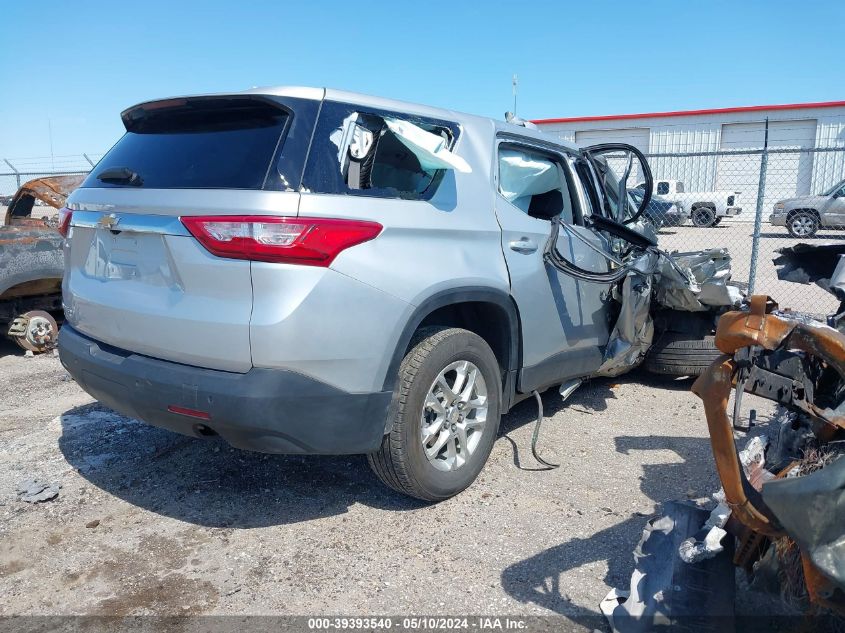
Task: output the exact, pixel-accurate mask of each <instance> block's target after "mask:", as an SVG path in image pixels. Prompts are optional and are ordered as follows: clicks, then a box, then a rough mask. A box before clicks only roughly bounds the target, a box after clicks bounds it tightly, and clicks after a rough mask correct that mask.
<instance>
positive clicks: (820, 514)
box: [602, 244, 845, 631]
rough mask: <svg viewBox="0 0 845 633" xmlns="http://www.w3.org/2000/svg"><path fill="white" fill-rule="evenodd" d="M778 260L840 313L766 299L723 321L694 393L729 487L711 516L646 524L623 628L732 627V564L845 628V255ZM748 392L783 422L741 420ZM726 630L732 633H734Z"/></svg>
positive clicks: (614, 596)
mask: <svg viewBox="0 0 845 633" xmlns="http://www.w3.org/2000/svg"><path fill="white" fill-rule="evenodd" d="M779 253H780V255H779V256H778V257H776V258H775V260H774V261H775V264H776V265H777V266H779V270H778V275H779V277H780V278H781V279H783V280H787V281H794V282H797V283H804V284H807V283H816V284H818V285H819V286H820V287H822V288H824V289H826V290H828V291H829V292H831V294H833V295H834V296H836V297H837V299H839V300H840V302H842V303H841V305H840V308H839V309H838V310H837V314H835V315H831V316H829V317H827V318H826V319H825V320H822V319H823V318H822V319H820V318H819V317H818V316H817V315H805V314H801V313H795V312H792V311H789V310H781V309H779V306H778V304H777V303H776V302H775V301H773V300H772V299H771V298H769V297H767V296H762V295H756V296H753V297H751V298H750V299H749V300H748V301H747V302H744V304H743V307H742V309H741V310H731V311H728V312H725V313H724V314H722V315H721V317H720V318H719V321H718V326H717V329H716V335H715V343H716V345H717V346H718V348H719V351H720V352H721V353H722V355H721V356H720V357H719V358H717V359H716V360H715V361H714V362H713V363H712V364H711V366H710V368H709V369H708V370H707V371H706V372H704V373H703V374H702V375H701V376H700V377H699V378H698V379H697V380H696V381H695V383H694V384H693V386H692V391H693V392H694V393H695V394H696V395H698V396H699V397H700V398H701V399H702V401H703V403H704V411H705V416H706V420H707V426H708V431H709V435H710V443H711V448H712V452H713V457H714V460H715V465H716V471H717V473H718V476H719V479H720V482H721V484H722V489H721V490H720V491H719V492H717V493H716V494H715V495H713V499H714V501H715V502H716V503H715V508H714V509H713V510H712V511H711V512H710V513H709V516H708V513H707V512H705V511H704V510H703V509H702V508H700V507H696V506H694V505H692V504H690V503H681V502H669V503H666V504H664V508H663V512H664V516H662V517H660V518H658V519H654V520H652V521H650V522H649V524H648V525H647V526H646V528H645V530H644V533H643V539H642V541H641V542H640V545H639V546H638V548H637V551H636V552H635V555H634V557H635V560H636V571H635V572H634V576H633V577H632V580H631V591H625V592H622V591H617V590H614V591H612V592H611V594H609V595H608V597H607V598H606V599H605V600H604V601H603V602H602V611H603V612H604V613H605V615H606V616H607V617H608V620H609V621H610V624H611V626H612V628H613V629H614V630H617V631H641V630H652V628H653V627H654V626H656V625H657V624H658V623H659V624H661V625H669V626H671V625H672V624H673V623H678V622H680V621H681V620H682V619H683V618H684V617H687V616H690V615H698V616H700V617H705V618H713V617H721V618H728V619H730V618H732V616H733V592H734V571H733V567H732V566H731V565H730V564H728V563H730V562H732V563H733V565H735V566H737V567H739V568H740V569H743V570H745V572H746V574H747V579H748V581H749V586H750V587H751V588H752V589H761V590H769V591H773V592H775V593H777V594H779V595H780V596H781V598H782V599H783V601H784V602H785V603H786V606H787V607H788V608H790V609H791V610H792V611H794V612H796V613H804V614H805V615H808V616H812V617H818V618H824V621H822V620H816V621H814V622H813V623H812V625H811V626H813V627H814V630H819V628H818V627H819V626H827V625H828V624H832V623H833V622H837V623H838V624H832V626H834V627H841V626H844V625H845V621H842V620H840V619H839V618H841V617H842V616H845V459H842V457H843V455H845V318H844V317H843V315H844V314H845V310H843V307H845V291H843V288H845V263H843V262H845V245H843V244H817V245H815V244H814V245H809V244H798V245H795V246H793V247H789V248H784V249H780V251H779ZM825 321H826V322H825ZM732 392H733V394H734V398H733V403H732V405H729V403H730V399H731V394H732ZM746 393H748V394H753V395H756V396H759V397H762V398H765V399H767V400H770V401H773V402H775V403H776V405H777V406H776V410H775V413H774V415H772V416H771V417H770V418H769V419H768V420H767V421H765V422H764V423H760V424H757V423H756V421H755V415H754V411H753V410H752V412H751V414H750V415H749V416H748V419H743V418H742V416H741V414H740V411H741V409H740V407H741V404H742V399H743V395H744V394H746ZM744 434H747V435H748V436H749V439H748V440H747V441H746V443H745V447H744V449H743V450H738V449H737V446H736V440H737V439H740V438H741V436H742V435H744ZM690 517H693V518H690ZM675 592H681V595H680V596H679V595H678V594H677V593H675ZM690 605H693V607H694V608H693V609H690ZM727 621H728V620H723V621H722V622H721V624H722V628H723V629H724V628H730V629H731V630H732V628H733V624H731V626H730V627H726V626H724V625H725V623H726V622H727ZM773 626H777V625H773ZM771 630H776V629H771ZM777 630H779V629H777Z"/></svg>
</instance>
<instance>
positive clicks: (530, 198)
mask: <svg viewBox="0 0 845 633" xmlns="http://www.w3.org/2000/svg"><path fill="white" fill-rule="evenodd" d="M498 162H499V193H500V194H501V195H502V197H503V198H504V199H505V200H507V201H508V202H510V203H511V204H512V205H513V206H515V207H516V208H517V209H519V210H520V211H522V212H523V213H525V214H526V215H530V216H531V217H534V218H538V219H542V220H549V219H551V218H552V217H554V216H555V215H558V214H560V216H561V219H562V220H563V221H564V222H566V223H568V224H572V223H573V222H574V216H573V210H572V209H573V203H572V196H571V194H570V191H569V186H568V185H567V180H566V177H565V175H564V171H563V167H562V165H561V163H560V159H559V158H557V157H555V156H552V155H550V154H545V153H543V152H538V151H534V150H529V149H526V148H522V147H520V146H518V145H510V144H502V145H500V146H499V158H498Z"/></svg>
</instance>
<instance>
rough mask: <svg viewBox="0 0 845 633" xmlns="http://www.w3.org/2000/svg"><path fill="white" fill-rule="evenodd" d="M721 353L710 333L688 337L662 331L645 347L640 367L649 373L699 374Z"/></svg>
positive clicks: (672, 374)
mask: <svg viewBox="0 0 845 633" xmlns="http://www.w3.org/2000/svg"><path fill="white" fill-rule="evenodd" d="M721 353H722V352H720V351H719V349H718V348H717V347H716V341H715V337H714V336H705V337H703V338H690V335H689V334H679V333H675V332H665V333H663V334H661V335H660V337H659V338H658V339H657V340H655V341H654V343H653V344H652V346H651V348H650V349H649V350H648V353H647V354H646V357H645V360H644V361H643V368H644V369H645V370H646V371H649V372H651V373H653V374H664V375H669V376H700V375H701V374H703V373H704V372H705V370H707V368H708V367H710V365H711V364H712V363H713V361H714V360H716V359H717V358H718V357H719V356H720V355H721Z"/></svg>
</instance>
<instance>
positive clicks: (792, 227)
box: [786, 211, 819, 237]
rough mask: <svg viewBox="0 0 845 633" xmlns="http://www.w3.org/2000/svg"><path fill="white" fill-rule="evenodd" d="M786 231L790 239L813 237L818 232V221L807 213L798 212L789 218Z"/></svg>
mask: <svg viewBox="0 0 845 633" xmlns="http://www.w3.org/2000/svg"><path fill="white" fill-rule="evenodd" d="M786 230H787V231H789V234H790V235H791V236H792V237H813V236H814V235H815V234H816V231H818V230H819V220H818V218H817V217H816V215H815V214H813V213H810V212H809V211H799V212H798V213H795V214H793V215H792V216H791V217H790V218H789V221H788V222H787V223H786Z"/></svg>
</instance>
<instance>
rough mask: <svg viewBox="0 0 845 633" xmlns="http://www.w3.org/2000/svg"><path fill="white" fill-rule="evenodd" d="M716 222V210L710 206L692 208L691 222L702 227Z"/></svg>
mask: <svg viewBox="0 0 845 633" xmlns="http://www.w3.org/2000/svg"><path fill="white" fill-rule="evenodd" d="M715 222H716V211H715V210H713V209H711V208H710V207H696V208H695V209H693V210H692V223H693V224H694V225H695V226H697V227H699V228H702V229H705V228H707V227H709V226H713V224H714V223H715Z"/></svg>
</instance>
